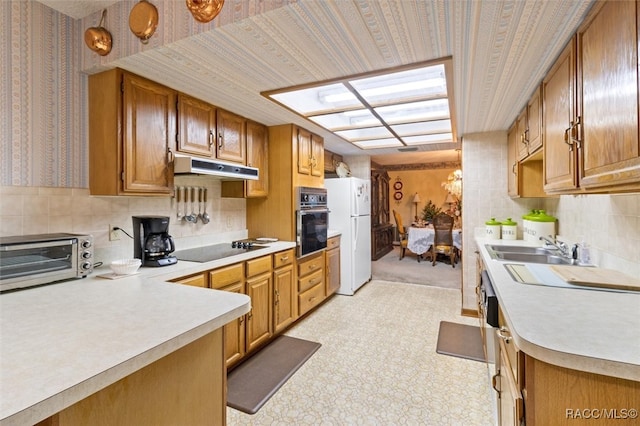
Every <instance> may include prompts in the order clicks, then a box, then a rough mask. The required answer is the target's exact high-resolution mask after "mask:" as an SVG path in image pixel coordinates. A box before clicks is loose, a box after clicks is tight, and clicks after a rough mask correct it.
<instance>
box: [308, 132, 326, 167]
mask: <svg viewBox="0 0 640 426" xmlns="http://www.w3.org/2000/svg"><path fill="white" fill-rule="evenodd" d="M311 176H315V177H324V139H322V138H321V137H320V136H318V135H314V134H313V133H312V134H311Z"/></svg>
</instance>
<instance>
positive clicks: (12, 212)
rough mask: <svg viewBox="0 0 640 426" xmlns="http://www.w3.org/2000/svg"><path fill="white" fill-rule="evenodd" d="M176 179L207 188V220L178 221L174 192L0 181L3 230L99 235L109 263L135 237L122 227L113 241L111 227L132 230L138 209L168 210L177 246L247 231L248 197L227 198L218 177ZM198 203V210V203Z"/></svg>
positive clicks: (100, 255) (101, 254) (98, 253)
mask: <svg viewBox="0 0 640 426" xmlns="http://www.w3.org/2000/svg"><path fill="white" fill-rule="evenodd" d="M175 185H176V186H195V187H206V188H207V191H208V200H207V212H208V213H209V215H210V217H211V221H210V222H209V223H208V224H206V225H205V224H203V223H202V222H198V223H195V224H192V223H188V222H186V221H178V219H177V217H176V200H175V198H169V197H103V196H92V195H89V190H88V189H86V188H49V187H18V186H0V236H10V235H27V234H42V233H54V232H72V233H88V234H91V235H93V237H94V245H95V257H96V259H95V260H96V261H101V262H105V263H106V262H111V261H112V260H114V259H119V258H127V257H132V256H133V242H132V240H131V239H130V238H129V237H128V236H126V235H125V234H124V233H122V232H120V239H119V240H118V241H109V236H108V229H109V225H113V226H118V227H120V228H122V229H124V230H125V231H126V232H127V233H129V234H130V235H133V224H132V220H131V217H132V216H137V215H160V216H168V217H169V220H170V223H169V233H170V234H171V235H172V236H173V238H174V240H175V243H176V248H177V249H183V248H190V247H195V246H198V245H204V244H207V243H209V244H210V243H216V242H228V241H231V240H234V239H240V238H245V237H246V236H247V229H246V201H245V200H244V199H242V198H240V199H235V198H222V197H221V196H220V181H219V180H215V179H211V178H208V177H203V176H177V177H176V180H175ZM181 204H182V203H181ZM195 209H196V213H197V210H198V205H197V203H196V204H195ZM189 211H191V206H189Z"/></svg>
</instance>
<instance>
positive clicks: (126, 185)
mask: <svg viewBox="0 0 640 426" xmlns="http://www.w3.org/2000/svg"><path fill="white" fill-rule="evenodd" d="M123 91H124V93H123V115H124V120H123V123H122V127H123V129H122V133H123V138H122V143H123V152H122V154H123V157H122V161H123V173H124V176H123V177H122V180H123V192H124V193H140V194H144V193H146V194H154V193H155V194H170V193H171V191H172V188H173V162H172V160H171V159H172V157H173V156H172V153H171V151H170V147H171V146H173V144H174V141H175V135H176V92H175V91H174V90H172V89H169V88H168V87H164V86H162V85H160V84H157V83H154V82H152V81H149V80H146V79H144V78H141V77H138V76H135V75H132V74H128V73H124V75H123Z"/></svg>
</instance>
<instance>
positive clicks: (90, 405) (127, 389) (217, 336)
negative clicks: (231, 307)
mask: <svg viewBox="0 0 640 426" xmlns="http://www.w3.org/2000/svg"><path fill="white" fill-rule="evenodd" d="M226 380H227V379H226V368H225V362H224V353H223V331H222V328H219V329H217V330H215V331H214V332H212V333H210V334H208V335H206V336H204V337H202V338H200V339H198V340H196V341H195V342H192V343H190V344H188V345H186V346H184V347H183V348H181V349H178V350H177V351H175V352H173V353H171V354H169V355H167V356H165V357H163V358H161V359H159V360H158V361H156V362H154V363H152V364H150V365H148V366H146V367H143V368H141V369H140V370H138V371H136V372H135V373H133V374H131V375H129V376H127V377H125V378H123V379H121V380H119V381H117V382H115V383H113V384H112V385H110V386H107V387H106V388H104V389H102V390H100V391H98V392H96V393H94V394H93V395H91V396H89V397H87V398H85V399H83V400H81V401H79V402H77V403H76V404H73V405H71V406H70V407H68V408H65V409H64V410H62V411H60V412H59V413H57V414H55V415H54V416H52V417H50V418H48V419H46V420H44V421H43V422H40V423H38V424H39V425H56V426H80V425H93V426H101V425H104V426H111V425H223V424H226V400H227V398H226V386H227V384H226Z"/></svg>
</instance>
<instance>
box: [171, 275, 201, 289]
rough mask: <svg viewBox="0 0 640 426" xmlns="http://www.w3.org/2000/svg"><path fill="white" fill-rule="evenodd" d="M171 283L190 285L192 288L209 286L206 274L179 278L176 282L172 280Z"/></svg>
mask: <svg viewBox="0 0 640 426" xmlns="http://www.w3.org/2000/svg"><path fill="white" fill-rule="evenodd" d="M172 282H174V283H178V284H184V285H190V286H194V287H205V288H206V287H208V286H209V283H208V281H207V275H206V274H196V275H191V276H189V277H181V278H178V279H177V280H173V281H172Z"/></svg>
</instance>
